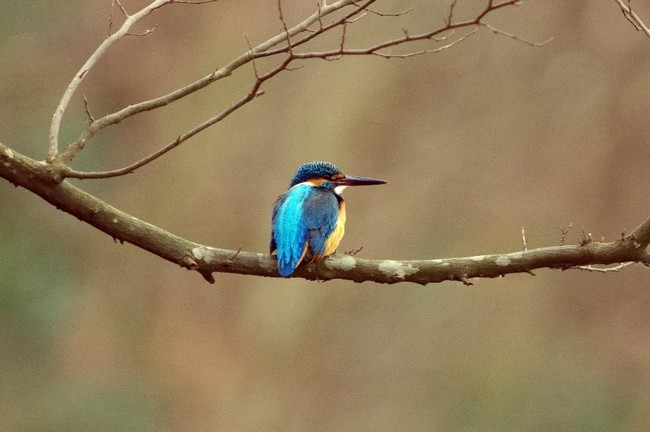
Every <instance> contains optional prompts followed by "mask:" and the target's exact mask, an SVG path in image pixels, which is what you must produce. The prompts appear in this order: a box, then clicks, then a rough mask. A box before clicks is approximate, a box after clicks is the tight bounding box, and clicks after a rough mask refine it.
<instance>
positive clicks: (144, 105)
mask: <svg viewBox="0 0 650 433" xmlns="http://www.w3.org/2000/svg"><path fill="white" fill-rule="evenodd" d="M373 1H374V0H369V1H368V2H367V3H372V2H373ZM207 2H208V1H207V0H206V1H192V2H191V1H181V0H157V1H154V2H153V3H152V4H150V5H149V6H147V7H145V8H144V9H142V10H140V11H139V12H137V13H136V14H133V15H130V16H129V17H128V18H127V19H126V20H125V22H124V23H123V25H122V27H121V28H120V29H119V30H118V31H117V32H116V33H114V34H113V35H111V36H110V37H109V38H107V39H106V40H104V42H103V43H102V44H101V45H100V46H99V47H98V48H97V50H96V51H95V52H94V53H93V54H92V55H91V57H90V58H89V59H88V60H87V61H86V63H85V64H84V66H83V67H82V68H81V70H80V72H79V73H78V74H77V75H76V76H75V78H74V79H73V81H72V82H71V84H70V85H69V86H68V88H67V89H66V92H65V94H64V96H63V98H62V99H61V103H60V104H59V107H57V110H56V111H55V114H54V117H53V120H52V126H51V128H50V140H49V147H48V161H53V160H54V159H55V157H57V155H58V154H57V152H58V138H57V137H58V131H59V129H60V124H61V120H62V117H63V113H64V111H65V109H66V108H67V106H68V104H69V103H70V100H71V98H72V95H73V94H74V92H75V91H76V89H77V88H78V87H79V84H80V83H81V79H82V78H83V76H85V74H86V73H87V72H88V71H90V69H91V68H92V67H93V66H94V65H95V64H96V63H97V61H98V60H99V58H100V57H101V56H102V55H103V54H104V53H105V51H106V50H107V49H108V48H109V47H110V46H111V45H112V44H113V43H115V42H116V41H117V40H119V39H120V38H122V37H124V36H125V35H126V34H127V33H128V30H129V29H130V28H131V26H132V25H133V24H134V23H135V22H136V21H138V20H139V19H141V18H143V17H144V16H146V15H148V14H150V13H151V12H153V11H154V10H155V9H158V8H160V7H162V6H164V5H166V4H172V3H186V4H202V3H207ZM352 3H353V0H339V1H336V2H334V3H331V4H328V5H326V6H321V7H319V10H318V12H315V13H314V14H312V15H311V16H309V17H308V18H307V19H305V20H304V21H302V22H301V23H299V24H297V25H295V26H293V27H291V28H289V29H288V34H289V36H290V37H293V36H295V35H297V34H299V33H302V32H304V31H305V29H307V28H308V27H309V26H311V25H312V24H313V23H314V22H317V21H318V20H320V19H322V17H324V16H327V15H329V14H332V13H333V12H336V11H338V10H340V9H342V8H344V7H346V6H349V5H350V4H352ZM286 38H287V36H286V34H285V32H282V33H279V34H278V35H276V36H274V37H272V38H270V39H268V40H267V41H265V42H263V43H261V44H259V45H257V46H256V47H255V48H254V49H253V54H254V55H255V53H258V52H264V51H266V50H269V49H271V48H273V47H275V46H277V45H278V44H281V43H283V42H284V41H286ZM250 61H251V56H250V54H249V53H248V52H246V53H243V54H242V55H240V56H239V57H237V58H236V59H234V60H232V61H231V62H230V63H228V64H227V65H225V66H223V67H221V68H218V69H217V70H215V71H213V72H211V73H210V74H208V75H206V76H204V77H203V78H201V79H199V80H197V81H195V82H193V83H190V84H188V85H187V86H185V87H182V88H179V89H177V90H175V91H173V92H171V93H168V94H167V95H163V96H160V97H157V98H154V99H151V100H148V101H143V102H139V103H137V104H133V105H130V106H128V107H126V108H123V109H121V110H119V111H117V112H114V113H112V114H109V115H106V116H103V117H101V118H99V119H97V120H95V121H94V122H93V123H92V124H91V125H89V126H88V128H87V129H86V130H85V131H84V132H83V133H82V134H81V135H80V136H79V137H78V138H77V139H76V140H75V141H74V142H72V143H70V144H69V145H68V146H67V147H66V149H65V151H64V152H63V153H62V154H61V155H59V156H58V159H59V160H60V161H61V162H62V163H63V164H65V165H67V164H69V163H70V162H71V161H72V159H74V157H75V156H76V155H77V154H78V153H79V152H80V151H81V150H83V149H84V147H85V145H86V143H87V142H88V141H89V140H90V139H91V138H92V137H93V136H94V135H95V134H96V133H97V132H99V131H100V130H102V129H104V128H106V127H108V126H111V125H114V124H117V123H119V122H121V121H123V120H124V119H126V118H128V117H131V116H134V115H136V114H139V113H142V112H145V111H150V110H154V109H156V108H160V107H163V106H165V105H168V104H171V103H172V102H175V101H177V100H179V99H181V98H183V97H185V96H187V95H189V94H192V93H194V92H196V91H198V90H200V89H202V88H204V87H206V86H208V85H209V84H211V83H213V82H215V81H218V80H220V79H223V78H225V77H228V76H230V75H231V74H232V73H233V72H234V71H235V70H237V69H239V68H240V67H241V66H243V65H245V64H246V63H248V62H250Z"/></svg>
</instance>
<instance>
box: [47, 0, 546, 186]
mask: <svg viewBox="0 0 650 433" xmlns="http://www.w3.org/2000/svg"><path fill="white" fill-rule="evenodd" d="M159 2H161V5H164V4H168V3H169V2H173V1H172V0H159ZM175 2H176V3H178V2H179V1H178V0H175ZM374 2H375V0H365V1H364V2H358V1H354V0H339V1H337V2H334V3H332V4H329V5H321V4H320V3H319V4H318V10H317V11H316V12H315V13H314V14H312V15H311V16H309V17H308V18H306V19H305V20H303V21H302V22H300V23H299V24H297V25H295V26H293V27H289V26H288V25H287V22H286V20H285V18H284V15H283V13H282V4H281V1H278V4H277V5H278V12H279V19H280V21H281V23H282V31H281V32H280V33H278V34H277V35H275V36H274V37H272V38H270V39H268V40H267V41H265V42H263V43H261V44H259V45H257V46H255V47H252V46H251V44H250V42H248V41H247V43H248V47H249V50H248V51H247V52H245V53H243V54H242V55H240V56H239V57H237V58H236V59H234V60H233V61H231V62H230V63H228V64H227V65H226V66H223V67H221V68H219V69H217V70H215V71H214V72H212V73H211V74H209V75H207V76H205V77H203V78H202V79H200V80H197V81H195V82H194V83H191V84H189V85H187V86H185V87H183V88H180V89H178V90H175V91H174V92H171V93H169V94H167V95H165V96H161V97H158V98H155V99H152V100H149V101H143V102H140V103H137V104H134V105H130V106H128V107H126V108H124V109H122V110H119V111H117V112H115V113H113V114H109V115H106V116H104V117H102V118H99V119H96V120H95V119H92V120H91V121H90V122H89V125H88V127H87V128H86V130H85V131H83V132H82V134H81V135H80V136H79V137H78V138H77V140H75V141H74V142H72V143H71V144H69V145H68V146H67V148H66V150H65V152H63V154H62V155H61V156H60V157H59V161H58V162H59V163H60V164H59V167H58V170H59V171H60V174H59V178H61V179H63V178H66V177H72V178H77V179H101V178H108V177H115V176H122V175H125V174H128V173H132V172H133V171H134V170H136V169H138V168H140V167H142V166H144V165H146V164H148V163H150V162H152V161H154V160H155V159H157V158H159V157H160V156H162V155H164V154H166V153H167V152H169V151H170V150H172V149H174V148H176V147H177V146H179V145H180V144H182V143H183V142H185V141H187V140H188V139H189V138H191V137H193V136H194V135H196V134H198V133H199V132H201V131H203V130H205V129H207V128H208V127H210V126H212V125H214V124H216V123H218V122H220V121H221V120H223V119H224V118H226V117H227V116H229V115H230V114H231V113H232V112H234V111H235V110H237V109H239V108H241V107H242V106H243V105H245V104H247V103H248V102H250V101H252V100H253V99H254V98H255V96H258V95H260V94H262V92H261V91H260V87H261V85H262V84H263V83H264V82H265V81H266V80H268V79H270V78H272V77H274V76H276V75H278V74H279V73H281V72H283V71H289V70H293V69H296V68H292V67H290V66H289V65H290V64H291V63H292V62H294V61H296V60H306V59H314V58H320V59H325V60H336V59H338V58H340V57H342V56H356V55H374V56H379V57H384V58H404V57H412V56H417V55H423V54H429V53H437V52H440V51H442V50H445V49H447V48H450V47H452V46H453V45H455V44H457V43H459V42H461V41H463V40H465V39H466V38H468V37H469V36H471V35H473V34H474V33H475V32H476V31H477V29H476V28H474V29H472V30H471V31H469V32H468V33H466V34H464V35H462V36H460V37H458V38H456V39H455V40H453V41H452V42H450V43H448V44H446V45H442V46H439V47H437V48H431V49H424V50H418V51H410V52H406V53H390V52H386V51H384V49H386V48H389V47H398V46H402V45H409V44H411V43H413V42H417V41H423V40H433V41H437V42H440V41H442V40H445V39H447V38H449V36H450V35H451V34H453V31H454V30H455V29H461V28H471V27H481V26H484V27H488V28H490V29H491V30H492V31H493V32H495V33H500V34H503V35H505V36H508V37H511V38H513V39H516V40H519V41H522V42H525V43H528V44H531V45H535V46H538V45H543V44H545V43H546V42H548V41H545V42H542V43H535V42H530V41H527V40H525V39H523V38H519V37H518V36H515V35H512V34H509V33H507V32H504V31H501V30H498V29H496V28H494V27H491V26H489V25H488V24H486V23H484V22H483V21H482V20H483V18H484V17H486V16H487V15H488V14H490V13H491V12H494V11H496V10H498V9H501V8H504V7H506V6H514V5H516V4H518V0H506V1H503V2H501V3H496V4H495V3H493V2H489V3H488V4H487V6H485V8H484V9H483V10H482V11H480V12H479V13H478V14H477V16H476V17H475V18H474V19H471V20H466V21H460V22H453V20H452V16H453V8H454V7H455V3H456V2H453V3H452V4H451V6H450V12H449V17H448V19H447V22H446V23H445V24H443V25H441V26H440V27H438V28H436V29H434V30H431V31H429V32H426V33H423V34H419V35H415V36H411V35H409V34H408V32H406V31H405V32H404V36H403V37H401V38H397V39H392V40H388V41H383V42H380V43H377V44H375V45H372V46H370V47H367V48H362V49H348V48H346V47H345V38H346V32H347V27H348V25H349V24H352V23H354V22H356V21H358V20H359V19H360V18H362V17H363V16H364V14H365V12H366V11H370V9H369V7H370V6H371V5H372V4H373V3H374ZM192 3H195V2H192ZM118 5H120V6H121V4H120V3H118ZM348 6H353V7H352V9H351V10H349V11H348V12H347V13H345V14H344V15H342V16H340V17H338V18H336V19H333V20H332V21H331V22H329V23H327V24H325V23H324V22H323V18H324V17H325V16H327V15H330V14H332V13H333V12H336V11H338V10H341V9H343V8H345V7H348ZM159 7H160V6H159ZM123 12H124V13H125V15H126V11H123ZM370 12H371V13H372V14H374V15H376V16H378V17H380V18H386V17H392V16H400V15H403V14H405V13H407V12H408V11H404V12H400V13H398V14H392V15H391V14H383V13H378V12H376V11H374V10H372V11H370ZM127 16H128V15H127ZM129 17H130V16H129ZM127 19H128V18H127ZM315 23H318V28H317V29H315V30H314V29H310V26H312V25H313V24H315ZM337 27H342V34H341V40H340V43H339V46H338V48H337V49H334V50H331V51H324V52H296V48H297V47H300V46H303V45H304V44H306V43H307V42H309V41H311V40H312V39H314V38H316V37H318V36H320V35H323V34H324V33H326V32H328V31H330V30H332V29H334V28H337ZM121 30H122V29H121ZM444 33H450V34H448V35H447V36H445V37H441V35H442V34H444ZM294 37H295V38H296V40H292V38H294ZM278 45H280V46H279V47H278ZM276 55H281V56H282V60H280V61H279V63H278V65H277V66H276V67H274V68H272V69H271V70H270V71H269V72H268V73H266V74H264V75H262V76H260V74H259V72H258V70H257V67H256V65H255V63H254V62H255V59H256V58H260V57H270V56H276ZM248 62H253V69H254V71H255V78H256V81H255V83H254V84H253V85H252V86H251V89H250V90H249V92H248V93H247V94H246V95H244V96H242V98H241V99H239V100H238V101H237V102H234V103H233V104H231V105H230V106H229V107H228V108H226V109H224V110H223V111H222V112H221V113H219V114H217V115H215V116H213V117H211V118H210V119H208V120H207V121H205V122H203V123H201V124H199V125H197V126H196V127H194V128H193V129H191V130H190V131H187V132H185V133H183V134H180V135H179V136H178V137H176V138H175V139H174V140H173V141H171V142H169V143H168V144H166V145H165V146H163V147H162V148H160V149H159V150H157V151H155V152H153V153H151V154H150V155H148V156H146V157H144V158H141V159H140V160H138V161H136V162H133V163H131V164H129V165H127V166H125V167H122V168H119V169H114V170H108V171H95V172H81V171H76V170H74V169H72V168H70V167H69V163H70V162H71V161H72V159H73V158H74V157H75V156H76V155H77V154H78V153H79V152H80V151H81V150H82V149H83V148H84V147H85V145H86V143H87V142H88V141H89V140H90V139H91V138H92V137H93V136H94V135H95V134H96V133H97V132H98V131H100V130H101V129H103V128H106V127H108V126H110V125H114V124H116V123H119V122H121V121H122V120H124V119H126V118H128V117H131V116H134V115H136V114H138V113H141V112H144V111H148V110H154V109H157V108H160V107H162V106H164V105H167V104H170V103H173V102H175V101H177V100H179V99H181V98H183V97H185V96H188V95H189V94H191V93H193V92H196V91H198V90H200V89H202V88H204V87H206V86H207V85H209V84H211V83H213V82H215V81H217V80H220V79H222V78H225V77H228V76H230V75H231V74H232V73H233V72H234V71H236V70H238V69H239V68H241V67H242V66H243V65H245V64H247V63H248Z"/></svg>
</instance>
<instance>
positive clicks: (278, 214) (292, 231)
mask: <svg viewBox="0 0 650 433" xmlns="http://www.w3.org/2000/svg"><path fill="white" fill-rule="evenodd" d="M311 189H312V187H311V186H309V185H297V186H295V187H293V188H291V189H290V190H289V191H287V192H286V193H285V194H283V195H281V196H280V197H279V198H278V200H277V201H276V202H275V205H274V206H273V215H272V225H273V233H272V235H271V252H273V250H275V251H276V252H277V259H278V270H279V272H280V275H282V276H283V277H288V276H289V275H291V273H292V272H293V270H294V269H295V268H296V266H298V264H299V263H300V261H301V260H302V258H303V256H304V254H305V248H306V246H307V239H308V237H309V229H308V228H307V226H306V225H305V221H304V218H303V214H304V204H305V200H306V199H307V197H308V196H309V193H310V192H311Z"/></svg>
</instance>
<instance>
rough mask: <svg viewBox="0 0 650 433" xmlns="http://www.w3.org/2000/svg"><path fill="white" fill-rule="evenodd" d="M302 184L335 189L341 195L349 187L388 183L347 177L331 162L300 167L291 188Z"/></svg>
mask: <svg viewBox="0 0 650 433" xmlns="http://www.w3.org/2000/svg"><path fill="white" fill-rule="evenodd" d="M301 183H309V184H311V185H312V186H315V187H323V188H328V189H333V190H334V191H336V192H337V193H341V191H343V190H344V189H345V188H347V187H348V186H358V185H381V184H383V183H386V181H385V180H380V179H373V178H370V177H357V176H347V175H345V174H343V172H342V171H341V170H340V169H339V168H338V167H337V166H335V165H334V164H332V163H331V162H326V161H314V162H308V163H305V164H302V165H301V166H300V167H298V170H296V174H294V175H293V179H291V183H290V184H289V188H292V187H294V186H296V185H298V184H301Z"/></svg>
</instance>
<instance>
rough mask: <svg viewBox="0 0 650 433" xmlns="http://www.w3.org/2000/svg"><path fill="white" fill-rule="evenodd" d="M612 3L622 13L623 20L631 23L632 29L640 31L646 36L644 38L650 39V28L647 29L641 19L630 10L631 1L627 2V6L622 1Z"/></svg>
mask: <svg viewBox="0 0 650 433" xmlns="http://www.w3.org/2000/svg"><path fill="white" fill-rule="evenodd" d="M614 1H615V2H616V3H618V6H619V7H620V8H621V12H623V16H625V18H626V19H627V20H628V21H629V22H631V23H632V25H633V26H634V28H636V29H637V30H639V31H642V32H643V33H645V34H646V36H648V37H650V28H648V26H646V25H645V23H644V22H643V20H642V19H641V17H639V16H638V15H637V14H636V12H634V11H633V10H632V0H627V5H626V4H625V3H624V2H623V0H614Z"/></svg>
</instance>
